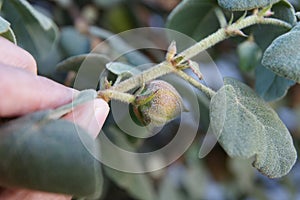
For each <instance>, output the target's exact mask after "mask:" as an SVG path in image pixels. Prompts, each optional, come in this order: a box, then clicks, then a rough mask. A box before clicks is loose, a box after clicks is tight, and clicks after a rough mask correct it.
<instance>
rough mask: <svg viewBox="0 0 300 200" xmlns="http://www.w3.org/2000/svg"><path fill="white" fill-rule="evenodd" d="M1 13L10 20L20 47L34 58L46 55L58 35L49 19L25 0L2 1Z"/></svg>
mask: <svg viewBox="0 0 300 200" xmlns="http://www.w3.org/2000/svg"><path fill="white" fill-rule="evenodd" d="M1 13H2V14H3V15H4V17H5V18H6V19H7V20H8V21H9V22H11V24H12V29H13V30H14V32H15V34H16V37H17V39H18V44H19V45H20V46H21V47H23V48H24V49H26V50H27V51H29V52H30V53H31V54H32V55H33V56H34V57H35V58H37V57H39V58H41V57H45V56H46V55H48V53H49V51H50V49H51V48H52V47H53V45H54V44H55V42H56V39H57V36H58V30H57V27H56V25H55V24H54V23H53V21H52V20H51V19H49V18H48V17H46V16H45V15H43V14H42V13H40V12H39V11H37V10H36V9H34V8H33V7H32V6H31V5H30V4H29V3H28V2H27V1H25V0H9V1H4V2H3V5H2V10H1Z"/></svg>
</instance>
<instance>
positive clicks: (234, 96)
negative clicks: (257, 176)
mask: <svg viewBox="0 0 300 200" xmlns="http://www.w3.org/2000/svg"><path fill="white" fill-rule="evenodd" d="M210 120H211V127H212V130H213V132H214V133H215V134H217V135H218V136H219V142H220V144H221V145H222V146H223V148H224V149H225V151H226V152H227V153H228V154H229V156H231V157H238V158H251V157H254V159H255V160H254V162H253V166H254V167H256V168H257V169H258V170H259V171H260V172H262V173H263V174H265V175H267V176H268V177H271V178H277V177H281V176H284V175H286V174H287V173H288V172H289V171H290V170H291V168H292V166H293V165H294V164H295V162H296V158H297V153H296V150H295V148H294V146H293V141H292V138H291V136H290V133H289V131H288V130H287V128H286V127H285V125H284V124H283V122H282V121H281V120H280V119H279V117H278V115H277V114H276V113H275V111H274V110H273V109H272V108H271V107H269V106H268V104H266V103H265V102H264V101H263V100H262V99H260V98H259V97H258V96H257V95H256V94H255V93H254V92H253V91H252V90H251V89H250V88H249V87H248V86H246V85H244V84H242V83H240V82H238V81H236V80H234V79H229V78H227V79H225V85H224V86H223V87H222V88H221V89H220V90H219V91H218V92H217V94H216V95H215V96H213V98H212V100H211V104H210Z"/></svg>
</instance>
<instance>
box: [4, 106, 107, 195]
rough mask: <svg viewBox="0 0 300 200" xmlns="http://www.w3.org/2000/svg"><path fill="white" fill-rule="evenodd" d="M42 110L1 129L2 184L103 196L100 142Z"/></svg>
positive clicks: (69, 123) (71, 124)
mask: <svg viewBox="0 0 300 200" xmlns="http://www.w3.org/2000/svg"><path fill="white" fill-rule="evenodd" d="M48 115H49V111H41V112H36V113H32V114H29V115H26V116H24V117H21V118H18V119H16V120H12V121H10V122H8V123H6V124H4V125H2V126H1V127H0V132H1V134H0V156H1V163H0V184H1V185H2V186H5V187H22V188H28V189H33V190H42V191H46V192H52V193H64V194H70V195H75V196H77V197H83V196H99V195H100V193H101V188H102V175H101V168H100V163H99V162H98V161H97V160H96V159H95V158H94V154H98V151H99V147H98V146H97V143H96V142H94V140H93V139H92V138H91V137H90V136H89V135H88V133H86V132H85V131H84V130H83V129H82V128H80V127H79V126H76V125H74V124H73V123H71V122H68V121H66V120H52V119H48V118H47V116H48Z"/></svg>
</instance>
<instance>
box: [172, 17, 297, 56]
mask: <svg viewBox="0 0 300 200" xmlns="http://www.w3.org/2000/svg"><path fill="white" fill-rule="evenodd" d="M254 24H274V25H278V26H282V27H285V28H287V29H291V28H292V26H291V25H290V24H288V23H286V22H284V21H281V20H279V19H275V18H264V17H262V16H258V15H251V16H249V17H246V18H244V19H242V20H239V21H237V22H236V23H233V24H231V25H229V26H227V27H225V28H221V29H219V30H218V31H217V32H215V33H213V34H211V35H210V36H208V37H206V38H204V39H203V40H201V41H200V42H198V43H196V44H195V45H193V46H191V47H190V48H188V49H186V50H185V51H183V52H181V53H180V54H178V55H177V56H176V57H175V59H176V58H178V57H180V56H183V57H184V59H185V60H188V59H190V58H192V57H194V56H196V55H197V54H199V53H201V52H202V51H204V50H206V49H208V48H210V47H212V46H214V45H215V44H217V43H219V42H221V41H223V40H226V39H227V38H229V37H231V36H232V35H230V34H228V30H241V29H244V28H246V27H249V26H252V25H254Z"/></svg>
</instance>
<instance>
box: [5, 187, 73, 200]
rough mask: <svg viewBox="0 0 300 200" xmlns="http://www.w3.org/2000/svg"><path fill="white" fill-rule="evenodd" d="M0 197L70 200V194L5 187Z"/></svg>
mask: <svg viewBox="0 0 300 200" xmlns="http://www.w3.org/2000/svg"><path fill="white" fill-rule="evenodd" d="M0 199H5V200H19V199H22V200H41V199H42V200H70V199H72V197H71V196H68V195H62V194H52V193H46V192H39V191H32V190H26V189H5V190H4V191H2V192H1V193H0Z"/></svg>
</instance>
